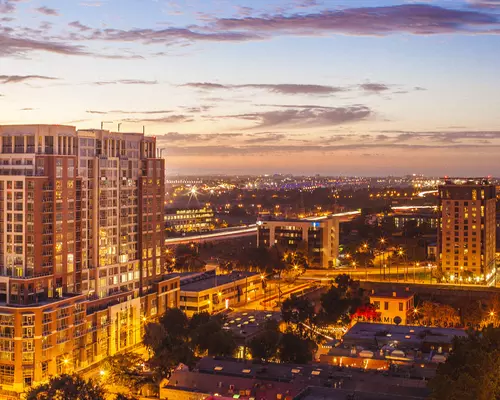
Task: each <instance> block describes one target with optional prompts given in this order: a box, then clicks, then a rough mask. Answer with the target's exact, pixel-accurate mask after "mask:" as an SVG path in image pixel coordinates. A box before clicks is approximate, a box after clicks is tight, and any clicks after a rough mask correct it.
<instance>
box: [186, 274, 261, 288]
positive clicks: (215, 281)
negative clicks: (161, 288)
mask: <svg viewBox="0 0 500 400" xmlns="http://www.w3.org/2000/svg"><path fill="white" fill-rule="evenodd" d="M255 276H258V274H257V273H255V272H247V271H233V272H231V273H230V274H227V275H216V274H215V271H210V272H208V273H205V274H201V275H196V276H194V277H192V278H188V279H186V278H184V279H181V291H183V292H202V291H204V290H207V289H212V288H215V287H219V286H222V285H226V284H228V283H233V282H237V281H241V280H243V279H248V278H252V277H255Z"/></svg>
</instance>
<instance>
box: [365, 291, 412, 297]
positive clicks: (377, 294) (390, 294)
mask: <svg viewBox="0 0 500 400" xmlns="http://www.w3.org/2000/svg"><path fill="white" fill-rule="evenodd" d="M369 296H370V297H377V298H384V299H385V298H387V299H388V298H391V299H410V298H412V297H414V296H415V293H413V292H406V291H401V290H399V291H398V290H394V291H392V292H389V291H384V292H375V293H370V294H369Z"/></svg>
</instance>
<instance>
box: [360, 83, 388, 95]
mask: <svg viewBox="0 0 500 400" xmlns="http://www.w3.org/2000/svg"><path fill="white" fill-rule="evenodd" d="M359 87H360V88H361V89H363V90H364V91H365V92H370V93H381V92H386V91H388V90H390V88H389V86H388V85H386V84H383V83H362V84H361V85H359Z"/></svg>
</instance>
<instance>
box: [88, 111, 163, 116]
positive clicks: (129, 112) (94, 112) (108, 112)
mask: <svg viewBox="0 0 500 400" xmlns="http://www.w3.org/2000/svg"><path fill="white" fill-rule="evenodd" d="M85 112H86V113H87V114H99V115H105V114H168V113H170V112H172V111H171V110H145V111H139V110H136V111H125V110H111V111H98V110H87V111H85Z"/></svg>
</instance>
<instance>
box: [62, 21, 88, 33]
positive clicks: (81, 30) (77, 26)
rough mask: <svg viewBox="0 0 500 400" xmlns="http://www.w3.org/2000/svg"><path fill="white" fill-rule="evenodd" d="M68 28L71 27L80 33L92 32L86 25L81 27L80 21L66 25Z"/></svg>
mask: <svg viewBox="0 0 500 400" xmlns="http://www.w3.org/2000/svg"><path fill="white" fill-rule="evenodd" d="M68 26H70V27H72V28H75V29H78V30H79V31H80V32H87V31H90V30H92V28H90V27H89V26H87V25H83V24H82V23H81V22H80V21H73V22H70V23H69V24H68Z"/></svg>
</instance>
